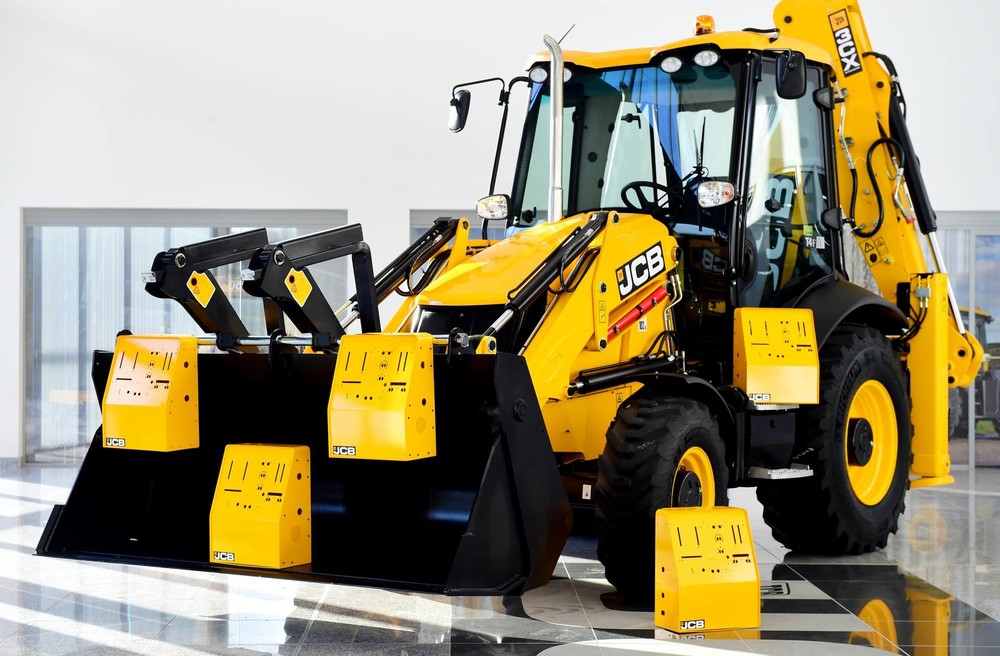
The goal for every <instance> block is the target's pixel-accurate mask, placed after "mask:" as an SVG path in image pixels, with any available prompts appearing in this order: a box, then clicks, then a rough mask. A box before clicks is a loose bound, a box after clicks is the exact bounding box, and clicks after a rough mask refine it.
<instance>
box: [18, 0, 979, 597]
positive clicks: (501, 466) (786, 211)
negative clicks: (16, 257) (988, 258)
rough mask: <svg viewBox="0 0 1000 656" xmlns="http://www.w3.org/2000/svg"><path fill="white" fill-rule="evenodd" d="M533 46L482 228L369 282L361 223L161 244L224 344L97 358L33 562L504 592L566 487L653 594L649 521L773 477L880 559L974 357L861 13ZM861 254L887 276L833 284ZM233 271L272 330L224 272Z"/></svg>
mask: <svg viewBox="0 0 1000 656" xmlns="http://www.w3.org/2000/svg"><path fill="white" fill-rule="evenodd" d="M545 45H546V48H547V52H545V53H543V54H541V55H538V56H536V57H534V58H532V60H531V61H530V63H529V66H528V73H527V76H526V77H519V78H515V79H514V80H513V81H511V82H510V83H509V84H508V83H506V82H504V81H503V80H500V84H501V93H500V101H501V104H503V105H504V119H503V120H504V123H502V124H501V131H500V133H501V139H500V144H502V143H503V133H504V127H505V125H504V124H505V122H506V115H507V114H506V108H507V105H508V103H509V101H510V96H511V93H512V92H513V91H515V89H516V90H517V91H518V92H520V91H521V90H522V89H523V88H524V87H526V88H527V96H528V101H527V113H526V118H525V123H524V128H523V131H522V136H521V140H520V149H519V152H518V154H517V166H516V172H515V176H514V180H513V185H512V187H511V193H510V194H509V195H505V194H495V193H494V191H495V189H494V186H495V183H496V177H497V176H496V164H495V163H494V175H493V182H492V183H491V188H490V195H489V196H487V197H486V198H484V199H483V200H482V201H480V203H479V205H478V208H477V213H478V214H479V216H480V217H481V218H483V220H484V226H483V238H482V239H477V238H475V236H474V235H473V234H472V228H471V225H470V222H469V220H468V219H466V218H459V219H449V220H445V219H442V220H440V221H438V222H436V223H435V225H434V226H433V227H432V228H431V229H429V230H428V231H427V233H425V234H424V235H423V236H422V237H421V238H420V239H418V240H417V241H416V242H415V243H414V244H413V245H412V246H411V247H410V248H409V249H407V250H406V251H405V252H404V253H402V254H401V255H400V256H399V257H398V258H397V259H396V260H394V261H393V262H392V263H390V265H389V266H388V267H387V268H386V269H385V270H383V271H382V272H380V273H379V274H378V275H374V273H373V271H372V268H371V261H370V258H369V255H368V249H367V246H365V244H364V242H363V240H362V234H361V228H360V227H359V226H347V227H345V228H338V229H334V230H330V231H326V232H323V233H318V234H316V235H309V236H307V237H303V238H300V239H295V240H291V241H288V242H283V243H279V244H266V243H264V242H265V241H266V234H261V232H254V233H245V234H244V235H237V236H235V237H226V238H223V239H220V240H213V241H210V242H205V243H201V244H193V245H190V246H186V247H182V248H174V249H171V250H168V251H165V252H163V253H161V254H160V255H159V256H157V258H156V259H155V261H154V265H153V271H152V272H151V273H150V274H149V276H148V278H147V289H148V290H149V291H150V292H151V293H154V294H155V295H158V296H164V297H167V298H172V299H175V300H177V301H179V302H181V303H182V304H184V307H186V308H188V310H189V312H190V313H191V314H192V316H193V317H194V318H195V320H196V321H198V322H199V326H201V328H202V329H204V330H205V331H206V332H209V333H213V334H212V335H210V336H207V337H196V336H187V337H183V336H182V337H173V338H170V339H162V338H161V339H159V340H156V339H153V338H150V337H141V336H134V335H129V334H124V333H123V334H121V335H120V336H119V337H118V341H117V345H116V349H115V351H114V352H113V353H112V352H98V353H96V354H95V359H94V381H95V386H96V388H97V391H98V395H99V397H100V398H101V399H102V400H103V406H102V409H103V413H104V429H103V431H99V432H98V434H97V435H96V436H95V439H94V442H93V445H92V447H91V449H90V451H89V453H88V455H87V457H86V459H85V461H84V463H83V466H82V468H81V470H80V474H79V477H78V479H77V482H76V485H75V486H74V488H73V490H72V492H71V494H70V496H69V499H68V500H67V503H66V504H65V505H63V506H59V507H57V508H56V509H55V510H54V512H53V514H52V516H51V519H50V521H49V524H48V526H47V528H46V531H45V533H44V535H43V537H42V539H41V541H40V543H39V546H38V552H39V553H40V554H45V555H50V556H60V557H71V558H90V559H98V560H112V561H116V562H132V563H144V564H154V565H168V566H179V567H191V568H199V569H214V570H218V571H226V572H234V573H250V574H257V575H260V574H264V575H274V576H290V577H299V578H306V579H315V580H333V581H349V582H360V583H367V584H373V585H383V586H395V587H406V588H414V589H424V590H437V591H444V592H448V593H454V594H477V593H489V594H500V593H504V594H507V593H517V592H520V591H522V590H524V589H527V588H530V587H534V586H537V585H541V584H543V583H545V582H546V581H547V580H548V577H549V576H550V574H551V572H552V568H553V566H554V564H555V561H556V559H557V558H558V555H559V553H560V551H561V549H562V546H563V544H564V541H565V539H566V535H567V533H568V531H569V527H570V524H571V519H572V513H571V505H572V506H577V507H588V506H592V507H593V509H594V513H595V520H594V523H595V527H596V532H597V537H598V555H599V557H600V559H601V560H602V561H603V562H604V564H605V566H606V571H607V578H608V579H609V581H611V583H613V584H614V585H615V586H617V587H618V588H619V590H621V591H623V592H625V593H628V594H634V595H649V594H650V591H651V590H652V587H653V576H652V567H653V545H654V542H653V532H654V522H653V519H654V514H655V511H656V510H657V509H658V508H661V507H666V506H701V505H712V504H725V503H726V502H727V489H728V488H729V487H733V486H756V487H757V490H758V497H759V499H760V500H761V502H762V503H763V506H764V518H765V520H766V521H767V523H768V524H769V525H770V526H771V527H772V529H773V532H774V535H775V536H776V537H777V539H778V540H780V541H781V542H782V543H783V544H785V545H787V546H789V547H791V548H794V549H806V550H812V551H821V552H827V553H835V554H846V553H861V552H867V551H871V550H874V549H877V548H880V547H882V546H884V545H885V544H886V541H887V539H888V537H889V535H890V534H891V533H892V532H894V531H895V530H896V527H897V519H898V517H899V515H900V513H901V512H902V511H903V505H904V497H905V494H906V491H907V489H908V488H910V487H916V486H926V485H941V484H946V483H948V482H950V481H951V478H950V476H949V465H950V463H949V461H948V451H947V439H948V436H947V412H948V402H947V397H948V394H947V390H948V387H949V385H951V386H955V385H968V384H969V382H971V380H972V379H973V378H974V377H975V375H976V372H977V370H978V367H979V364H980V361H981V359H982V349H981V347H980V345H979V343H978V342H977V341H976V340H975V338H974V337H973V336H972V335H970V334H969V333H967V332H966V330H965V329H964V327H963V325H962V321H961V316H960V314H959V312H958V310H957V306H956V304H955V302H954V299H953V295H952V294H951V291H950V287H949V284H948V279H947V274H946V272H945V271H944V268H943V259H942V257H941V253H940V251H939V248H938V245H937V241H936V240H935V227H936V226H935V215H934V212H933V210H932V208H931V206H930V202H929V200H928V198H927V193H926V189H925V186H924V183H923V180H922V178H921V175H920V169H919V164H918V159H917V157H916V155H915V154H914V149H913V145H912V143H911V141H910V138H909V135H908V132H907V129H906V122H905V103H904V98H903V94H902V90H901V87H900V81H899V78H898V76H897V74H896V71H895V69H894V68H893V65H892V62H891V61H890V60H889V58H888V57H886V56H884V55H882V54H879V53H877V52H874V51H873V50H872V48H871V45H870V43H869V40H868V35H867V32H866V30H865V25H864V22H863V21H862V17H861V13H860V10H859V8H858V5H857V3H856V2H853V1H848V0H831V1H827V2H820V1H819V0H782V1H781V2H779V4H778V5H777V7H776V8H775V10H774V25H773V26H765V27H763V28H761V29H746V30H742V31H738V32H717V31H716V30H715V27H714V24H713V21H712V20H711V19H710V18H709V17H700V18H699V19H698V21H697V27H696V34H695V36H694V37H692V38H689V39H686V40H684V41H680V42H677V43H671V44H668V45H664V46H659V47H652V48H636V49H631V50H623V51H616V52H602V53H591V52H575V51H573V52H569V51H567V52H563V51H562V50H561V48H560V46H559V44H558V43H557V42H556V41H555V40H554V39H551V38H550V37H546V39H545ZM495 79H496V78H493V79H491V80H488V81H485V82H489V83H492V81H493V80H495ZM478 82H484V81H478ZM472 84H474V83H469V84H466V85H458V86H457V87H456V88H455V89H454V90H453V93H452V100H451V107H452V111H453V118H452V129H453V130H455V131H458V130H460V129H461V128H462V127H463V125H464V124H465V122H466V120H467V117H468V115H469V98H470V93H471V92H470V91H469V89H468V87H469V86H471V85H472ZM522 85H523V86H522ZM499 152H500V148H499V145H498V150H497V157H496V159H497V160H499ZM487 221H504V222H505V226H506V234H507V237H506V238H505V239H503V240H499V241H490V240H487V239H486V238H485V237H486V222H487ZM922 236H923V238H925V239H926V241H927V242H928V246H927V247H928V249H929V252H930V253H931V255H932V258H933V262H931V263H928V262H926V261H925V259H924V253H923V250H922V246H921V238H922ZM851 242H854V243H856V244H857V246H856V247H858V248H860V249H861V251H862V253H863V254H864V256H865V258H866V261H867V262H868V263H869V265H870V267H871V271H872V273H873V275H874V278H875V280H876V281H877V283H878V285H879V287H880V289H881V290H882V294H881V295H876V294H873V293H871V292H868V291H866V290H864V289H862V288H861V287H859V286H856V285H854V284H852V283H851V282H849V281H848V280H847V276H846V274H845V273H844V270H843V251H844V249H845V248H853V247H855V246H854V245H853V244H852V243H851ZM346 255H350V256H351V257H352V259H353V265H354V267H353V268H354V274H355V283H356V288H357V290H358V292H357V295H356V296H355V297H353V298H352V299H349V300H348V301H347V302H346V303H344V304H343V305H342V306H340V307H339V309H334V307H333V306H331V305H330V304H329V303H327V302H326V300H325V299H324V298H323V296H322V294H321V293H320V292H319V290H318V288H317V287H316V285H315V281H314V280H312V278H311V274H310V273H309V270H308V267H309V266H310V265H311V264H314V263H316V262H319V261H321V260H324V259H330V258H334V257H341V256H346ZM236 261H245V262H248V264H247V265H246V269H245V270H244V273H243V279H244V285H243V286H244V289H245V291H247V292H248V293H250V294H253V295H256V296H260V297H262V298H264V299H265V301H266V303H265V306H264V309H265V313H266V317H267V326H268V331H269V335H267V336H261V337H254V336H250V335H247V334H246V330H245V328H244V327H243V324H242V323H241V322H240V321H239V318H238V317H235V315H234V313H232V312H229V310H230V309H231V308H226V303H225V302H224V301H225V298H224V297H223V296H222V295H221V292H220V291H219V289H218V288H219V285H218V284H217V283H216V282H214V279H213V278H212V277H211V273H210V271H209V269H211V268H212V267H213V266H218V265H220V264H223V263H231V262H236ZM394 290H397V291H400V292H401V293H402V294H403V296H404V299H403V302H402V305H401V306H400V307H399V308H398V311H396V312H395V314H394V315H393V316H392V317H391V318H388V320H386V321H383V319H382V317H380V316H379V313H378V306H379V304H380V303H381V302H382V301H383V300H384V299H385V298H387V297H388V296H389V295H391V294H392V293H393V291H394ZM286 317H287V318H288V319H289V320H291V321H292V322H293V323H294V324H295V326H296V327H297V328H298V329H299V330H300V331H301V333H302V334H300V335H298V336H287V335H286V334H285V330H284V319H285V318H286ZM354 323H357V324H359V325H360V328H361V334H350V333H349V332H348V331H347V330H346V329H345V328H346V327H347V326H350V325H351V324H354ZM383 326H384V328H383ZM213 346H214V347H215V350H216V352H209V350H210V349H207V348H206V347H213ZM237 444H239V445H242V446H241V447H240V448H239V449H238V450H234V451H233V452H232V455H230V456H225V455H224V454H225V452H226V450H227V449H226V448H227V446H230V445H237ZM257 444H263V445H265V446H261V447H259V448H258V447H256V446H254V445H257ZM276 446H285V447H289V446H290V447H306V450H294V449H291V450H290V449H284V450H282V449H276V448H275V447H276ZM279 453H280V454H283V455H281V458H284V460H281V462H280V463H279V462H278V461H277V460H276V458H277V457H278V456H272V455H271V454H279ZM293 454H300V455H295V459H294V461H293V460H292V457H293ZM286 461H287V463H290V464H288V468H286V466H285V464H286ZM234 463H235V464H234ZM240 464H242V465H243V467H242V469H241V468H240V466H239V465H240ZM292 471H295V472H298V473H297V474H296V476H302V475H305V476H306V477H308V480H309V481H310V482H311V485H310V487H309V489H308V492H309V494H305V488H304V487H302V486H299V489H300V492H297V493H296V492H293V486H291V485H290V484H289V480H288V477H289V476H290V474H289V472H292ZM296 480H299V479H296ZM248 486H249V487H248ZM248 489H249V493H248ZM248 494H249V495H250V496H248ZM248 499H251V500H253V501H248ZM278 504H282V505H281V506H280V507H281V509H282V512H280V513H279V512H277V511H275V510H274V509H275V507H277V505H278ZM307 513H308V514H307ZM216 517H225V518H226V520H225V522H223V521H216V519H215V518H216ZM302 517H304V518H305V519H304V520H296V518H302ZM210 518H211V521H210ZM241 518H242V519H241ZM292 520H296V521H292ZM227 527H229V528H227ZM235 527H239V531H240V534H239V535H238V536H234V535H232V532H233V531H236V530H237V529H236V528H235ZM303 540H307V541H309V544H310V545H311V553H310V552H309V551H308V550H302V549H298V546H299V542H300V541H303ZM233 544H237V545H243V544H246V545H254V547H253V549H252V551H253V553H252V555H251V554H247V553H243V552H242V550H243V549H244V547H232V546H226V545H233ZM213 545H218V546H214V547H213ZM261 545H266V546H261ZM286 553H287V554H300V553H309V554H310V555H309V556H308V562H302V560H301V559H302V558H306V556H299V555H289V556H288V559H289V560H287V561H286V560H285V556H284V555H279V554H286ZM262 562H275V563H279V564H278V565H275V566H274V567H264V566H262V565H260V563H262ZM282 562H294V564H293V565H291V566H284V567H283V566H281V565H280V563H282Z"/></svg>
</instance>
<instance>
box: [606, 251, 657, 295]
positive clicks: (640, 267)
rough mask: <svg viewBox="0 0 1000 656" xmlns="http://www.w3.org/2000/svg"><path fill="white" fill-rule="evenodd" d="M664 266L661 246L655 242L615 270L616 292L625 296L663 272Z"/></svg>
mask: <svg viewBox="0 0 1000 656" xmlns="http://www.w3.org/2000/svg"><path fill="white" fill-rule="evenodd" d="M666 268H667V265H666V263H665V262H664V261H663V248H661V247H660V245H659V244H656V245H655V246H653V247H651V248H649V249H647V250H646V251H644V252H642V253H639V254H638V255H636V256H635V257H633V258H632V259H631V260H629V261H628V263H626V264H624V265H622V266H620V267H618V268H617V269H616V270H615V277H616V278H617V279H618V293H619V294H620V295H621V297H622V298H625V297H626V296H628V295H629V294H631V293H632V292H634V291H635V290H637V289H638V288H640V287H642V286H643V285H645V284H646V283H647V282H649V281H650V280H652V279H653V278H655V277H656V276H658V275H660V274H661V273H663V272H664V270H666Z"/></svg>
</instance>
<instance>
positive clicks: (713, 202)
mask: <svg viewBox="0 0 1000 656" xmlns="http://www.w3.org/2000/svg"><path fill="white" fill-rule="evenodd" d="M735 197H736V189H735V188H734V187H733V185H732V183H731V182H722V181H720V180H706V181H705V182H702V183H701V184H699V185H698V204H699V205H701V206H702V207H704V208H706V209H707V208H709V207H718V206H719V205H725V204H726V203H728V202H729V201H731V200H732V199H733V198H735Z"/></svg>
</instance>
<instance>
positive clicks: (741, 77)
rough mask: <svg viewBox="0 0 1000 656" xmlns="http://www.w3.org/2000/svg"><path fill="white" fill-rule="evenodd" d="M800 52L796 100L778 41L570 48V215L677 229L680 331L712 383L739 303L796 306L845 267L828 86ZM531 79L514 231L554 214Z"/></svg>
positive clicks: (566, 195)
mask: <svg viewBox="0 0 1000 656" xmlns="http://www.w3.org/2000/svg"><path fill="white" fill-rule="evenodd" d="M755 36H756V35H755ZM761 40H762V41H763V43H767V39H766V38H763V37H762V39H761ZM785 52H787V51H785ZM796 54H797V55H798V60H797V61H798V66H799V69H800V71H799V72H800V73H801V68H802V67H803V66H804V68H805V76H804V78H805V79H804V87H805V92H804V93H801V94H798V97H794V98H784V97H782V96H781V95H780V94H779V93H778V91H779V90H778V86H779V83H778V76H777V73H776V71H777V67H778V65H779V62H778V60H779V58H780V54H779V51H767V50H764V51H754V50H747V49H733V50H722V49H719V48H717V47H716V46H714V45H712V46H709V47H706V45H705V43H704V42H701V43H699V44H698V45H694V46H690V47H685V48H679V49H675V50H670V51H666V52H664V53H661V54H660V55H659V56H658V57H657V58H655V59H654V60H653V61H652V62H650V63H647V64H642V65H635V66H626V67H616V68H606V69H605V68H592V67H587V66H582V65H579V64H576V65H574V62H573V60H572V59H570V58H569V57H568V58H567V59H568V62H567V69H566V70H567V71H569V73H568V74H567V75H566V76H565V77H566V78H567V80H566V82H565V84H564V87H563V99H564V109H563V130H564V136H563V149H564V154H563V159H564V162H565V164H564V166H563V176H562V178H563V179H562V188H563V208H562V210H563V216H573V215H576V214H580V213H589V212H595V211H603V210H614V211H618V212H621V213H636V214H648V215H650V216H652V217H653V218H655V219H657V220H659V221H661V222H663V223H664V224H665V225H667V227H669V228H670V230H671V232H672V234H673V235H674V236H675V237H676V238H677V239H678V243H679V245H680V248H681V251H682V252H683V254H684V259H683V262H682V264H681V269H682V270H681V272H680V273H681V276H682V282H683V286H684V300H683V301H682V303H681V305H679V306H678V310H679V311H678V312H677V313H676V318H677V320H678V326H677V330H678V332H679V333H680V338H681V343H682V344H684V348H685V350H686V352H687V356H688V362H689V363H692V364H693V365H694V367H695V368H698V367H699V364H698V362H699V360H701V361H702V362H703V365H702V366H704V369H703V370H702V371H701V372H700V374H701V375H702V376H703V377H705V378H707V379H709V380H712V381H713V382H715V383H717V384H728V383H730V382H731V381H728V380H722V377H724V376H726V375H727V374H724V373H722V372H727V371H731V367H728V366H721V367H720V366H719V362H718V354H719V353H731V352H732V326H733V309H734V307H736V306H753V307H761V306H763V307H781V306H790V305H794V304H795V302H796V301H797V300H798V298H800V297H801V296H802V294H803V293H804V292H806V291H807V290H808V289H810V288H811V287H812V286H814V285H815V284H817V283H820V282H822V281H825V280H827V279H829V278H830V277H832V276H833V275H835V270H836V269H837V268H838V267H837V262H838V258H839V257H840V256H839V245H838V239H837V235H833V234H831V229H830V228H828V227H827V226H826V225H824V223H823V222H822V220H821V217H822V214H823V211H824V210H826V209H827V208H828V207H830V206H832V205H836V202H835V201H834V200H833V199H835V198H836V196H835V190H834V187H833V180H832V176H831V175H828V171H831V170H832V162H831V161H830V160H829V158H830V157H832V153H833V152H834V150H833V148H832V147H831V140H832V123H831V121H830V119H829V114H826V113H824V110H823V109H822V108H821V107H820V106H818V105H817V104H816V102H815V101H814V99H813V94H814V92H815V91H816V90H817V89H820V88H825V87H828V86H829V85H828V82H827V79H826V73H825V72H823V70H821V68H820V67H819V66H816V65H811V64H810V65H805V63H804V59H803V58H802V57H801V55H800V54H799V53H796ZM786 62H787V60H782V61H781V65H782V66H784V65H785V64H786ZM540 68H543V69H544V68H547V64H545V65H543V66H541V67H540ZM536 70H537V69H536ZM531 77H532V78H533V79H534V80H535V81H534V82H533V83H532V86H531V93H530V99H529V104H528V114H527V117H526V125H525V130H524V132H523V136H522V142H521V150H520V155H519V159H518V167H517V173H516V177H515V182H514V188H513V194H512V197H511V203H510V212H509V214H508V221H507V230H508V234H513V233H516V232H519V231H521V230H525V229H528V228H530V227H532V226H534V225H537V224H539V223H543V222H545V221H546V220H547V218H548V216H547V213H548V210H547V199H548V193H549V189H548V184H549V181H548V174H549V162H548V160H549V143H550V134H549V129H550V128H549V114H550V108H549V103H550V98H549V86H548V81H547V80H542V81H538V79H539V78H541V77H543V76H540V75H532V76H531ZM786 77H787V76H786ZM782 91H783V92H784V91H785V90H784V89H783V90H782ZM799 91H801V89H800V90H799ZM786 95H788V94H786ZM720 189H722V190H726V189H728V193H729V194H730V195H729V197H728V198H727V197H726V194H725V192H723V193H722V194H718V191H719V190H720ZM713 193H714V194H716V198H715V199H714V200H708V201H707V202H705V201H704V200H703V197H709V196H712V194H713ZM733 195H734V196H735V199H734V202H729V201H730V200H731V199H733ZM699 201H702V202H699ZM734 245H736V246H735V247H734ZM734 249H735V250H734Z"/></svg>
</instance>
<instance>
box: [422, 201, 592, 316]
mask: <svg viewBox="0 0 1000 656" xmlns="http://www.w3.org/2000/svg"><path fill="white" fill-rule="evenodd" d="M586 220H587V215H579V216H576V217H572V218H568V219H563V220H562V221H559V222H558V223H545V224H542V225H538V226H535V227H534V228H530V229H528V230H525V231H524V232H521V233H518V234H516V235H514V236H513V237H510V238H509V239H505V240H504V241H501V242H499V243H497V244H494V245H493V246H490V247H489V248H487V249H486V250H484V251H480V252H479V253H477V254H476V255H474V256H473V257H471V258H469V259H468V260H466V261H465V262H462V263H460V264H458V265H457V266H455V267H454V268H453V269H451V270H450V271H447V272H446V273H444V274H442V276H441V277H440V278H438V279H437V280H435V281H434V282H432V283H431V284H430V285H429V286H428V287H427V289H425V290H424V292H423V293H422V294H420V296H418V297H417V304H418V305H421V306H424V307H434V306H439V307H440V306H451V307H453V306H467V305H506V304H507V294H508V292H510V291H511V290H512V289H514V287H516V286H517V285H518V283H520V282H521V281H522V280H524V279H525V278H527V277H528V274H529V273H531V272H532V271H533V270H534V269H535V267H537V266H538V265H539V264H540V263H541V262H542V260H544V259H545V258H546V257H547V256H548V255H549V253H551V252H552V251H553V250H555V248H556V246H558V245H559V243H560V242H561V241H562V240H563V239H565V238H566V235H568V234H569V233H570V232H571V231H572V230H573V229H574V228H576V227H577V226H579V225H582V224H583V223H584V222H585V221H586Z"/></svg>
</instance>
